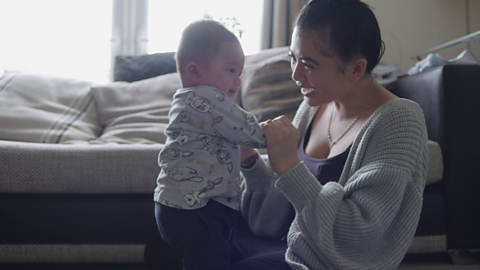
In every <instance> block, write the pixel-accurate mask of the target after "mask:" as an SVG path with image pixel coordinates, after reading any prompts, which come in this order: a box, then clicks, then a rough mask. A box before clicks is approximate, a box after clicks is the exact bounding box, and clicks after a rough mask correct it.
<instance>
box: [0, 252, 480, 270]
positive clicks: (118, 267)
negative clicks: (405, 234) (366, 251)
mask: <svg viewBox="0 0 480 270" xmlns="http://www.w3.org/2000/svg"><path fill="white" fill-rule="evenodd" d="M477 255H478V254H477ZM477 255H475V256H477ZM457 263H462V264H453V263H452V260H451V259H450V257H449V256H448V254H421V255H407V256H405V259H404V260H403V262H402V263H401V265H400V267H399V268H398V270H480V258H478V256H477V257H475V258H466V259H463V260H457ZM0 269H1V270H60V269H61V270H150V269H149V268H148V267H147V266H146V265H144V264H139V263H138V264H137V263H133V264H0ZM158 270H172V269H168V268H164V269H158ZM312 270H313V269H312Z"/></svg>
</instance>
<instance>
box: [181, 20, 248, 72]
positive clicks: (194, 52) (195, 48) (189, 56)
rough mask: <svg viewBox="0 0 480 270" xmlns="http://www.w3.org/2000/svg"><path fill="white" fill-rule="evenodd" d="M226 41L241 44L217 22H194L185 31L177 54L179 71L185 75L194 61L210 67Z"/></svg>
mask: <svg viewBox="0 0 480 270" xmlns="http://www.w3.org/2000/svg"><path fill="white" fill-rule="evenodd" d="M224 41H233V42H237V43H240V42H239V41H238V38H237V37H236V36H235V34H233V33H232V32H231V31H229V30H228V29H227V28H226V27H225V26H224V25H223V24H221V23H219V22H217V21H214V20H210V19H202V20H197V21H194V22H192V23H191V24H189V25H188V26H187V27H186V28H185V29H184V30H183V33H182V37H181V39H180V43H179V45H178V50H177V52H176V54H175V60H176V62H177V71H178V72H179V73H180V74H184V73H185V68H186V66H187V64H188V63H190V62H192V61H194V62H196V63H197V64H199V65H208V64H209V62H210V60H212V59H213V58H215V55H216V54H217V53H218V51H219V50H220V44H221V43H222V42H224Z"/></svg>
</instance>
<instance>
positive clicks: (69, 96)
mask: <svg viewBox="0 0 480 270" xmlns="http://www.w3.org/2000/svg"><path fill="white" fill-rule="evenodd" d="M92 85H93V83H91V82H88V81H82V80H77V79H72V78H65V77H57V76H51V75H46V74H37V73H17V72H6V73H5V74H3V76H2V77H1V78H0V139H2V140H11V141H24V142H40V143H64V142H67V141H70V140H84V141H87V140H91V139H95V138H97V137H98V135H99V134H100V129H101V128H100V124H99V122H98V119H97V112H96V108H95V106H94V103H93V98H92V95H91V93H90V87H91V86H92Z"/></svg>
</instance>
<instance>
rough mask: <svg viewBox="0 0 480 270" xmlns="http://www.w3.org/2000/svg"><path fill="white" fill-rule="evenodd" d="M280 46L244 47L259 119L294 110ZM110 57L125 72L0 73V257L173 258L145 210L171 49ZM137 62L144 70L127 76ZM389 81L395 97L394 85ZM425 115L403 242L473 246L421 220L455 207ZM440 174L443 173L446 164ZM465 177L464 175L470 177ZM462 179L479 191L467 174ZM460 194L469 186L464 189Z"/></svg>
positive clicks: (250, 97)
mask: <svg viewBox="0 0 480 270" xmlns="http://www.w3.org/2000/svg"><path fill="white" fill-rule="evenodd" d="M287 50H288V48H286V47H284V48H276V49H269V50H264V51H262V52H260V53H259V54H256V55H250V56H248V57H247V60H246V64H245V70H244V75H243V82H242V87H241V90H240V93H239V94H238V95H237V96H236V102H238V103H239V104H240V105H242V106H243V107H244V108H245V109H247V110H249V111H251V112H253V113H254V114H255V115H256V116H257V118H258V119H259V121H262V120H266V119H269V118H272V117H275V116H277V115H281V114H285V115H287V116H288V117H290V118H293V115H294V113H295V111H296V108H297V107H298V105H299V104H300V102H301V101H302V97H301V95H300V94H299V89H298V87H297V86H296V85H295V83H294V82H293V81H292V80H291V70H290V64H289V58H288V57H287V56H286V52H287ZM153 58H155V60H150V59H153ZM145 59H147V60H145ZM145 61H147V62H149V61H151V62H152V63H146V64H145ZM117 63H121V64H117V65H116V67H115V70H116V76H115V78H116V79H117V80H124V81H118V82H115V83H111V84H108V85H95V84H93V83H89V82H84V81H78V80H74V79H69V78H58V77H54V76H46V75H38V74H18V73H6V74H4V75H3V77H1V78H0V217H2V218H1V220H2V221H1V222H0V264H1V263H25V262H63V263H72V262H86V263H87V262H88V263H94V262H101V263H103V262H119V263H122V262H140V263H142V262H144V261H145V256H146V257H148V258H147V261H150V262H151V263H152V264H160V265H162V264H163V265H172V267H174V266H178V263H179V257H178V255H177V254H175V253H173V252H172V251H171V250H170V249H169V248H168V246H166V245H165V244H164V243H163V242H162V241H161V239H159V237H158V232H157V229H156V224H155V219H154V214H153V206H154V204H153V190H154V188H155V185H156V183H155V181H156V177H157V175H158V172H159V168H158V165H157V155H158V153H159V151H160V150H161V149H162V147H163V142H164V140H165V137H164V135H163V132H162V131H163V128H164V127H165V125H166V123H167V122H168V116H167V113H168V108H169V104H170V102H171V97H172V95H173V93H174V91H175V90H176V89H177V88H178V87H179V81H178V76H177V74H175V73H168V72H171V71H172V65H173V67H174V61H173V54H163V55H161V56H159V55H157V56H155V57H143V58H140V57H138V58H136V57H129V58H122V59H118V61H117ZM145 65H147V66H149V68H148V69H149V72H150V71H151V72H150V73H149V74H148V75H145V74H137V73H138V72H140V73H141V72H142V70H145V69H146V68H145ZM166 66H168V67H166ZM156 67H160V68H159V70H158V72H155V69H156ZM150 69H151V70H150ZM152 70H153V71H152ZM173 70H174V68H173ZM165 72H167V73H168V74H163V73H165ZM125 76H127V77H128V79H127V77H125ZM145 77H147V78H145ZM132 78H133V79H132ZM136 78H137V79H141V80H136ZM127 80H128V81H130V82H126V81H127ZM395 87H397V88H396V89H397V90H398V91H397V93H402V95H403V92H402V90H401V89H402V87H403V86H402V85H401V84H399V85H397V86H395ZM43 88H45V89H43ZM433 88H435V89H433V90H432V91H433V93H428V94H426V99H427V100H428V99H429V97H428V96H429V95H436V94H435V91H440V90H439V89H442V91H453V90H448V89H446V88H442V87H439V86H435V87H433ZM25 89H26V90H25ZM42 89H43V90H42ZM399 89H400V90H399ZM419 91H421V89H420V90H419ZM33 92H35V93H36V94H33ZM394 92H395V91H394ZM30 95H33V96H30ZM405 97H407V98H412V99H413V100H415V99H416V96H414V95H412V96H408V95H407V94H405ZM2 98H3V99H2ZM12 101H15V102H12ZM39 101H42V102H43V103H45V104H40V105H39V104H38V103H39ZM419 101H420V103H421V104H422V102H423V100H419ZM442 102H445V103H447V102H448V100H443V101H442ZM438 106H444V105H443V103H438V104H434V105H433V108H432V107H428V106H427V107H422V108H424V110H432V112H434V113H436V112H435V110H436V109H438ZM7 107H8V109H6V108H7ZM9 111H14V112H15V113H11V112H9ZM447 113H448V112H445V114H447ZM445 114H442V117H444V116H445ZM426 115H429V113H428V112H427V114H426ZM432 121H433V122H432ZM472 121H473V120H472ZM19 122H21V123H19ZM427 124H428V125H429V133H430V134H429V135H430V138H431V139H432V141H431V142H430V145H429V151H430V152H429V158H430V160H431V161H433V162H432V164H434V165H432V166H431V167H430V168H429V186H432V187H433V188H431V189H432V190H436V191H438V192H437V193H435V194H436V195H432V196H433V197H434V199H432V201H431V202H430V200H431V199H429V198H428V196H426V197H425V206H428V209H427V208H424V211H423V213H422V219H421V221H420V225H419V230H418V231H417V235H416V237H415V240H414V242H413V243H412V246H411V248H410V252H412V253H431V252H445V251H447V249H448V248H449V246H448V245H452V248H454V249H462V248H473V247H479V246H480V245H479V240H478V239H477V240H474V241H470V242H468V243H467V242H461V241H460V242H457V241H456V240H452V239H451V238H450V233H451V234H452V237H455V235H456V229H453V227H452V226H450V225H447V227H444V226H443V225H439V226H440V227H439V228H438V227H436V226H433V225H435V224H433V225H432V222H431V221H432V220H431V218H430V217H431V216H435V218H436V220H439V221H441V222H443V223H442V224H454V223H455V221H454V220H450V218H449V217H450V216H452V217H453V216H455V214H454V213H453V212H454V211H455V208H454V206H452V207H453V208H451V209H450V210H449V211H445V209H446V205H449V203H451V202H452V201H451V200H447V199H448V198H449V197H448V196H446V194H447V193H448V192H449V191H446V189H445V184H444V180H442V178H443V157H442V150H443V149H441V147H440V146H442V148H443V144H445V142H447V143H448V141H449V140H451V137H449V136H444V135H435V134H433V132H442V134H445V132H446V130H444V129H443V128H442V129H432V126H436V125H438V123H437V122H435V120H431V119H429V118H427ZM431 132H432V133H431ZM437 138H442V142H441V143H440V144H437V143H436V142H434V141H435V139H437ZM446 154H447V157H448V158H450V157H451V156H449V155H450V152H448V153H446ZM448 160H451V159H448ZM477 161H478V158H477ZM449 173H450V177H452V178H451V179H453V176H452V174H454V172H452V171H450V172H449ZM470 176H471V179H472V181H473V180H474V177H475V175H474V174H471V175H470ZM449 181H453V180H449ZM465 181H466V180H465ZM477 182H478V181H477ZM451 185H452V184H448V187H451ZM469 188H472V189H475V188H476V191H479V189H478V185H476V184H473V185H469ZM428 189H430V188H428V187H427V189H426V191H427V190H428ZM457 189H461V188H458V187H457ZM426 194H427V193H426ZM466 194H468V196H472V190H469V191H468V192H467V193H466ZM439 196H440V197H441V199H438V197H439ZM455 196H459V195H458V194H457V195H455ZM460 196H461V195H460ZM452 198H453V197H452ZM468 199H469V200H470V199H471V200H476V199H475V198H468ZM476 203H477V204H474V205H475V206H477V207H478V201H477V202H476ZM453 205H455V203H454V204H453ZM459 206H460V205H459ZM461 206H462V207H464V208H463V209H462V210H464V211H470V213H475V211H476V210H475V209H474V208H469V207H468V206H467V209H470V210H465V209H466V208H465V207H466V205H465V204H462V205H461ZM447 209H448V208H447ZM477 209H478V208H477ZM477 213H478V212H477ZM477 222H478V221H477ZM420 228H421V229H420ZM477 228H478V227H477ZM465 229H466V227H465ZM469 229H472V228H469ZM457 233H458V232H457ZM457 235H458V234H457ZM475 235H477V236H478V232H477V233H476V234H475ZM447 239H448V240H447ZM453 239H455V238H453ZM147 243H148V245H147ZM146 245H147V249H146V250H145V246H146ZM149 246H150V247H152V246H153V247H155V248H150V249H149V248H148V247H149ZM152 258H154V259H152Z"/></svg>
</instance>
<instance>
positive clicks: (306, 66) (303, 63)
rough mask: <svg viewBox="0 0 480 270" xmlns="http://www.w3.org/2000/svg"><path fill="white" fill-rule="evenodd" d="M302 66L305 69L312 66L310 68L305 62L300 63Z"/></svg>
mask: <svg viewBox="0 0 480 270" xmlns="http://www.w3.org/2000/svg"><path fill="white" fill-rule="evenodd" d="M302 65H303V66H304V67H305V68H306V69H309V68H312V66H310V65H309V64H306V63H305V62H302Z"/></svg>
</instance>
